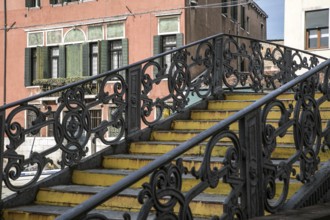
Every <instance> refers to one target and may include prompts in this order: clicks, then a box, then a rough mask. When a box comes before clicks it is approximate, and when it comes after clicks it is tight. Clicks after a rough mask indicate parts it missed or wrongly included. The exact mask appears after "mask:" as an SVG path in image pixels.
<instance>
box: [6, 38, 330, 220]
mask: <svg viewBox="0 0 330 220" xmlns="http://www.w3.org/2000/svg"><path fill="white" fill-rule="evenodd" d="M165 56H167V57H168V56H171V63H170V64H168V65H165V64H164V57H165ZM329 79H330V61H329V60H327V59H326V58H324V57H320V56H317V55H314V54H311V53H308V52H306V51H300V50H297V49H294V48H289V47H285V46H283V45H277V44H273V43H270V42H264V41H260V40H256V39H250V38H245V37H238V36H232V35H226V34H219V35H215V36H212V37H208V38H205V39H203V40H200V41H197V42H194V43H191V44H189V45H186V46H183V47H180V48H177V49H175V50H172V51H169V52H166V53H162V54H159V55H157V56H154V57H151V58H148V59H145V60H142V61H140V62H137V63H133V64H131V65H128V66H125V67H122V68H120V69H116V70H113V71H108V72H106V73H103V74H99V75H97V76H93V77H91V78H88V79H85V80H82V81H79V82H75V83H72V84H69V85H66V86H63V87H59V88H54V89H52V90H49V91H45V92H43V93H40V94H38V95H36V96H33V97H29V98H26V99H23V100H19V101H17V102H14V103H10V104H7V105H4V106H2V107H0V123H1V127H0V128H1V129H0V132H1V157H0V160H1V163H0V164H1V165H3V167H1V168H2V170H3V173H2V175H1V181H2V182H4V184H5V187H6V188H8V189H9V190H11V191H14V192H17V193H16V194H14V195H12V196H10V197H7V198H3V199H2V210H3V212H2V217H3V219H55V218H56V219H59V220H68V219H86V220H87V219H101V220H107V219H180V220H184V219H186V220H188V219H213V220H216V219H249V218H253V217H257V216H264V215H265V213H267V212H268V213H277V212H279V211H281V210H288V209H295V208H301V207H306V206H310V205H314V204H317V203H320V202H324V201H325V200H326V194H327V192H328V191H329V188H330V184H329V183H330V181H329V180H330V179H329V178H330V176H329V175H330V172H329V171H328V170H329V169H327V168H329V164H328V163H327V161H328V158H329V155H328V153H327V151H326V150H327V148H328V146H329V141H330V135H329V134H330V123H329V120H330V103H329V101H330V86H329V85H328V84H329ZM91 85H95V86H91ZM54 95H55V96H58V99H57V104H56V106H55V107H54V106H43V108H42V109H41V108H37V107H36V106H35V105H32V104H31V103H35V101H37V100H41V99H43V98H45V97H50V96H54ZM87 95H88V96H89V97H90V96H91V95H92V97H93V98H92V99H89V101H86V100H87V99H86V96H87ZM108 104H111V105H112V106H114V107H115V109H116V110H115V111H113V112H112V114H111V117H109V119H108V120H102V121H101V122H100V123H99V124H98V125H95V124H93V123H91V120H92V119H91V115H90V111H89V110H91V109H93V108H95V107H97V106H101V105H108ZM27 111H30V112H34V114H35V115H36V119H35V120H34V121H33V123H32V124H31V125H29V126H26V125H25V124H24V123H23V122H22V116H24V114H25V113H26V112H27ZM52 112H53V117H49V116H50V114H51V113H52ZM64 112H65V114H64ZM63 115H64V116H63ZM48 127H51V128H52V129H53V131H54V137H53V139H54V143H55V144H54V146H52V147H49V148H47V149H44V150H40V151H37V150H34V151H32V152H31V154H29V155H23V154H22V153H20V151H19V149H20V147H21V146H22V145H23V144H24V142H25V141H26V140H27V136H29V135H32V136H33V135H36V134H38V133H39V132H40V131H41V130H42V129H45V128H48ZM113 128H114V129H116V130H117V132H116V137H111V138H110V137H109V131H111V130H113ZM5 138H6V140H8V141H6V142H7V143H8V144H7V143H6V144H5ZM90 139H93V141H101V142H102V143H103V144H105V145H107V146H108V147H107V148H105V149H103V150H101V151H98V152H96V153H94V154H93V155H91V156H88V157H85V156H86V153H87V152H88V148H87V147H86V144H87V143H88V141H89V140H90ZM34 149H36V148H34ZM58 151H60V152H61V154H62V159H61V161H59V162H58V163H59V164H60V165H61V167H62V170H61V171H59V172H57V173H56V174H53V175H51V176H49V177H48V178H46V179H43V180H39V179H40V176H41V174H42V172H43V170H44V169H45V167H46V166H47V164H49V163H52V161H51V159H50V158H49V157H50V155H51V154H53V153H54V152H58ZM30 166H33V167H35V170H36V172H35V175H34V176H33V178H32V179H31V180H30V181H28V182H27V183H24V184H18V182H19V181H18V180H19V179H20V178H21V176H22V175H21V174H22V172H23V171H24V170H26V169H28V168H29V167H30ZM20 183H21V182H20Z"/></svg>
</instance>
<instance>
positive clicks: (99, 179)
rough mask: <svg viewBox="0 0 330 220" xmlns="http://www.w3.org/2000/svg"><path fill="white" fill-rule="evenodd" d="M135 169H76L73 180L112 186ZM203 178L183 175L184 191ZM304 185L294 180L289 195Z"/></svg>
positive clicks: (221, 187)
mask: <svg viewBox="0 0 330 220" xmlns="http://www.w3.org/2000/svg"><path fill="white" fill-rule="evenodd" d="M132 172H133V171H130V170H107V169H98V170H75V171H74V172H73V178H72V181H73V183H74V184H77V185H89V186H111V185H113V184H114V183H116V182H117V181H119V180H121V179H123V178H125V177H126V176H128V175H129V174H131V173H132ZM146 182H149V177H144V178H143V179H142V180H140V181H139V182H137V183H136V184H134V185H132V186H131V188H133V189H138V188H141V186H142V184H143V183H146ZM200 182H201V180H199V179H196V178H195V177H193V176H192V175H190V174H185V175H183V180H182V191H183V192H187V191H189V190H190V189H192V188H193V187H194V186H196V185H197V184H199V183H200ZM301 186H302V183H301V182H298V181H292V183H291V184H290V191H289V196H291V195H293V194H294V193H295V192H296V191H297V190H298V189H299V188H300V187H301ZM276 187H277V190H276V192H277V194H276V197H279V196H280V192H281V189H282V188H283V183H282V182H279V183H277V184H276ZM230 190H231V187H230V185H229V184H224V183H222V182H221V181H220V182H219V184H218V186H217V187H216V188H214V189H212V188H207V189H206V190H205V191H204V193H207V194H220V195H228V193H229V192H230Z"/></svg>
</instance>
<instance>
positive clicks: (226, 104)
mask: <svg viewBox="0 0 330 220" xmlns="http://www.w3.org/2000/svg"><path fill="white" fill-rule="evenodd" d="M281 101H282V102H283V104H284V105H285V106H286V108H287V109H288V108H289V105H290V104H291V105H293V107H295V105H296V101H295V100H292V99H283V100H281ZM254 102H256V100H210V101H208V107H207V109H208V110H241V109H243V108H245V107H247V106H249V105H251V104H253V103H254ZM320 109H330V102H324V103H322V105H321V106H320Z"/></svg>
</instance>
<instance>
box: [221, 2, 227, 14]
mask: <svg viewBox="0 0 330 220" xmlns="http://www.w3.org/2000/svg"><path fill="white" fill-rule="evenodd" d="M222 2H223V4H222V9H221V12H222V14H223V15H225V16H228V0H223V1H222Z"/></svg>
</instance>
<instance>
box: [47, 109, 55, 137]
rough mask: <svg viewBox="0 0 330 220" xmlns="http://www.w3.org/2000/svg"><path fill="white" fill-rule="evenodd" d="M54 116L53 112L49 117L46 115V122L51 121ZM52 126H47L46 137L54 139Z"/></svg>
mask: <svg viewBox="0 0 330 220" xmlns="http://www.w3.org/2000/svg"><path fill="white" fill-rule="evenodd" d="M54 116H55V112H51V113H50V115H48V118H47V120H48V121H50V120H53V119H54ZM54 127H55V126H54V124H50V125H48V126H47V137H54Z"/></svg>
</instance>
